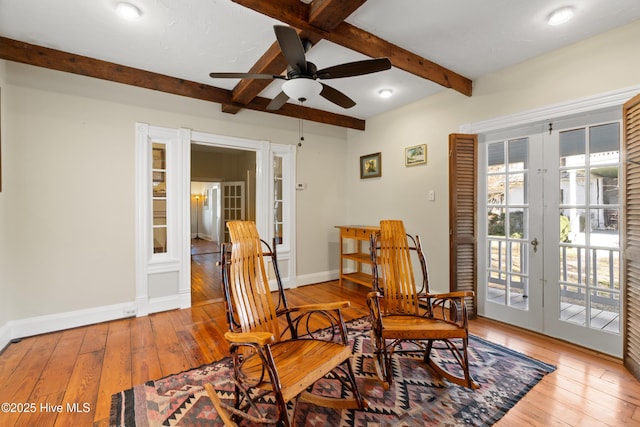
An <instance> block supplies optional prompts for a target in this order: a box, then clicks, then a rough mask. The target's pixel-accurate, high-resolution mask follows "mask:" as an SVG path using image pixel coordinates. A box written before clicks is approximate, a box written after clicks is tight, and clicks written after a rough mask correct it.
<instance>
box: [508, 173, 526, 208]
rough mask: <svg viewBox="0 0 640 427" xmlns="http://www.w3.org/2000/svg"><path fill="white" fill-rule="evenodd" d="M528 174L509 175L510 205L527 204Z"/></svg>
mask: <svg viewBox="0 0 640 427" xmlns="http://www.w3.org/2000/svg"><path fill="white" fill-rule="evenodd" d="M525 177H526V174H524V173H512V174H509V204H510V205H524V204H525V203H527V192H528V191H527V186H526V182H525Z"/></svg>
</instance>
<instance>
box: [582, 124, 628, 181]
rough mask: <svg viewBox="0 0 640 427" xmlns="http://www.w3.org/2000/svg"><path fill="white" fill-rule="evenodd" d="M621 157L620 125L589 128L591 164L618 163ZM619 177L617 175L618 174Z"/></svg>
mask: <svg viewBox="0 0 640 427" xmlns="http://www.w3.org/2000/svg"><path fill="white" fill-rule="evenodd" d="M619 156H620V124H619V123H607V124H605V125H599V126H591V127H590V128H589V163H590V164H591V165H597V164H600V163H612V162H615V163H617V162H618V161H619ZM616 176H617V174H616Z"/></svg>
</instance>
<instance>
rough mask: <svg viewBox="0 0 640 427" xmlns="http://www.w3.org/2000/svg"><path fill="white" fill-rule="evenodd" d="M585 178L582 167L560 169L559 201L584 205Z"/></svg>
mask: <svg viewBox="0 0 640 427" xmlns="http://www.w3.org/2000/svg"><path fill="white" fill-rule="evenodd" d="M586 185H587V184H586V180H585V171H584V169H565V170H561V171H560V197H561V199H560V203H561V204H563V205H584V204H585V203H586V200H587V197H586V194H587V193H586V192H587V188H586Z"/></svg>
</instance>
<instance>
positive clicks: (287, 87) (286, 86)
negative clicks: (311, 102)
mask: <svg viewBox="0 0 640 427" xmlns="http://www.w3.org/2000/svg"><path fill="white" fill-rule="evenodd" d="M282 91H283V92H284V93H286V94H287V96H288V97H289V98H293V99H295V100H297V101H300V102H304V101H306V100H308V99H310V98H312V97H314V96H317V95H319V94H320V92H322V84H320V82H318V81H316V80H313V79H307V78H297V79H291V80H287V81H286V82H284V83H283V84H282Z"/></svg>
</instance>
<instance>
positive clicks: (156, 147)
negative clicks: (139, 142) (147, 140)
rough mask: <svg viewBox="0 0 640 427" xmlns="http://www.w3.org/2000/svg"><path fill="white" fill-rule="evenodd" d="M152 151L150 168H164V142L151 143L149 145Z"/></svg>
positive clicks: (165, 151)
mask: <svg viewBox="0 0 640 427" xmlns="http://www.w3.org/2000/svg"><path fill="white" fill-rule="evenodd" d="M151 151H152V162H151V168H152V169H166V163H165V162H166V160H165V159H166V153H167V150H166V146H165V145H164V144H158V143H153V144H152V146H151Z"/></svg>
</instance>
